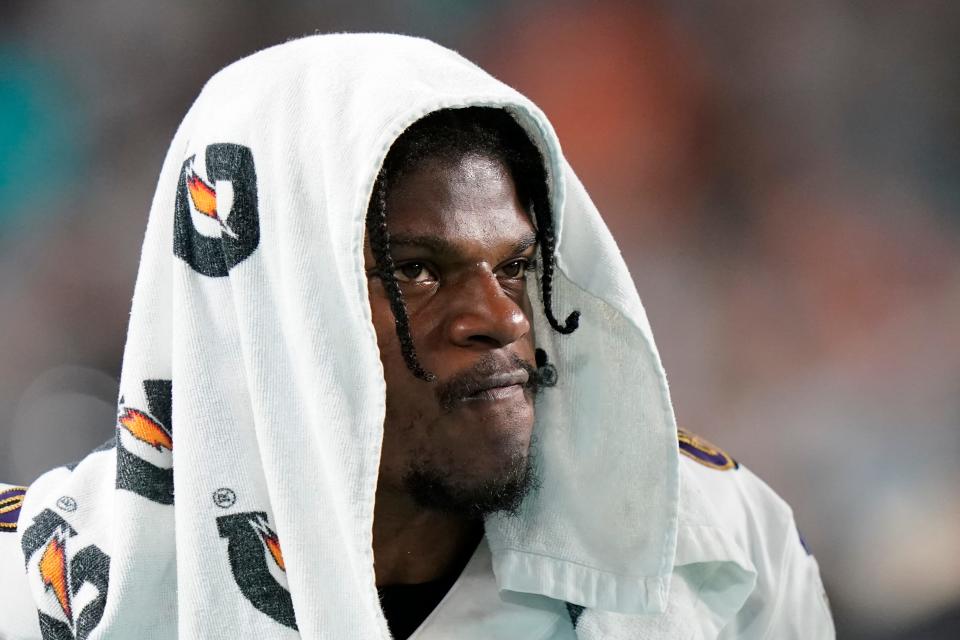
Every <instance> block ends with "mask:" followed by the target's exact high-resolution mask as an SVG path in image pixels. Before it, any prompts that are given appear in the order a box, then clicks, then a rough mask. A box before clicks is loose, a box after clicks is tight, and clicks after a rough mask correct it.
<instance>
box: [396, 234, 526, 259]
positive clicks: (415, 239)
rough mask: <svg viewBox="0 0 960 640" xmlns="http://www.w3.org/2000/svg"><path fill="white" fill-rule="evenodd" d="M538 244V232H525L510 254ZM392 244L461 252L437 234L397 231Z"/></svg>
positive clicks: (442, 251) (446, 253)
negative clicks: (419, 234)
mask: <svg viewBox="0 0 960 640" xmlns="http://www.w3.org/2000/svg"><path fill="white" fill-rule="evenodd" d="M536 244H537V234H536V233H532V232H531V233H528V234H525V235H524V236H523V237H522V238H520V239H519V240H517V242H515V243H514V244H513V246H512V247H510V251H509V253H510V255H517V254H519V253H523V252H524V251H526V250H527V249H529V248H530V247H533V246H536ZM390 246H391V247H414V248H417V247H419V248H423V249H428V250H429V251H431V252H433V253H435V254H437V255H456V254H457V253H459V250H458V249H457V246H456V245H455V244H454V243H452V242H449V241H448V240H444V239H443V238H438V237H437V236H422V235H421V236H417V235H408V234H405V233H397V234H391V235H390Z"/></svg>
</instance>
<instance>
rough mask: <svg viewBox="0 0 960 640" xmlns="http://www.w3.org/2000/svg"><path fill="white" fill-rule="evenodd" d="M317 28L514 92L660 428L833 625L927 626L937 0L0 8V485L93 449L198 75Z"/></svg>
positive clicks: (941, 557)
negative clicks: (606, 279) (727, 494)
mask: <svg viewBox="0 0 960 640" xmlns="http://www.w3.org/2000/svg"><path fill="white" fill-rule="evenodd" d="M344 30H363V31H376V30H379V31H391V32H402V33H409V34H415V35H423V36H426V37H429V38H431V39H434V40H437V41H439V42H440V43H442V44H445V45H447V46H449V47H452V48H454V49H457V50H459V51H460V52H461V53H463V54H464V55H466V56H467V57H468V58H471V59H473V60H475V61H476V62H478V63H479V64H480V65H481V66H483V67H484V68H486V69H488V70H489V71H491V72H492V73H493V74H494V75H496V76H498V77H500V78H501V79H503V80H505V81H506V82H507V83H509V84H512V85H514V86H516V87H517V88H518V89H520V90H521V91H522V92H524V93H526V94H527V95H529V96H530V97H531V98H533V99H534V100H535V101H536V102H537V103H538V104H540V106H541V107H543V109H544V110H545V111H546V113H547V115H548V116H550V117H551V119H552V120H553V122H554V125H555V126H556V128H557V130H558V133H559V135H560V139H561V142H562V143H563V144H564V147H565V151H566V153H567V156H568V157H569V159H570V161H571V163H572V164H573V166H574V168H575V169H576V171H577V172H578V173H579V175H580V177H581V178H582V179H583V180H584V182H585V183H586V185H587V188H588V190H589V191H590V193H591V194H592V196H593V197H594V199H595V200H596V201H597V204H598V205H599V207H600V210H601V212H602V213H603V215H604V217H605V218H606V220H607V222H608V224H609V225H610V227H611V229H612V230H613V232H614V234H615V236H616V237H617V239H618V241H619V243H620V246H621V248H622V250H623V252H624V255H625V257H626V259H627V262H628V264H629V265H630V268H631V270H632V272H633V276H634V278H635V280H636V283H637V287H638V288H639V290H640V295H641V297H642V298H643V299H644V301H645V304H646V306H647V309H648V312H649V315H650V318H651V322H652V324H653V328H654V333H655V335H656V336H657V340H658V344H659V346H660V350H661V354H662V356H663V359H664V363H665V365H666V368H667V371H668V373H669V374H670V379H671V389H672V392H673V397H674V400H675V404H676V409H677V415H678V419H679V421H680V423H681V424H682V425H683V426H685V427H687V428H688V429H691V430H693V431H695V432H698V433H700V434H701V435H704V436H706V437H707V438H709V439H711V440H713V441H714V442H716V443H718V444H721V445H722V446H723V447H724V448H726V449H727V450H729V451H730V452H731V453H733V455H734V456H735V457H737V458H738V459H739V460H740V461H741V462H743V463H745V464H746V465H747V466H749V467H751V468H752V469H753V470H755V471H757V472H758V473H759V474H760V475H761V476H762V477H764V478H765V479H766V480H767V481H768V482H769V483H770V484H771V485H772V486H773V487H774V488H775V489H776V490H777V491H778V492H779V493H780V494H781V495H783V496H784V497H785V498H786V499H787V500H788V501H789V502H790V503H791V504H792V505H793V507H794V510H795V512H796V517H797V520H798V522H799V524H800V526H801V528H802V529H803V531H804V535H805V537H806V538H807V540H808V541H809V542H810V544H811V545H812V547H813V549H814V551H815V553H816V555H817V557H818V559H819V561H820V565H821V568H822V573H823V576H824V579H825V581H826V583H827V588H828V592H829V594H830V597H831V599H832V602H833V607H834V612H835V616H836V620H837V625H838V629H839V631H840V637H842V638H851V639H857V638H885V639H886V638H898V639H899V638H902V639H907V638H910V639H915V638H916V639H920V638H924V639H929V638H955V637H957V636H956V633H957V632H956V630H955V629H956V626H955V625H958V624H960V604H958V603H960V501H958V500H957V498H956V492H957V489H958V488H960V463H958V456H960V428H958V423H960V394H958V392H960V332H958V328H960V261H958V248H960V211H958V204H960V182H958V180H957V173H958V169H960V144H958V143H960V4H958V3H954V2H916V3H905V2H893V1H872V2H867V1H862V2H825V1H822V0H813V1H805V2H786V1H783V0H752V1H743V2H737V3H720V2H708V1H706V0H685V1H677V2H671V3H655V2H654V3H640V2H610V1H608V2H599V1H594V2H569V1H568V2H563V1H557V2H535V1H532V0H527V1H523V2H505V1H489V0H488V1H481V0H446V1H442V0H419V1H414V0H405V1H390V2H388V1H376V2H364V3H358V2H348V1H346V0H334V1H326V2H322V3H321V2H307V1H306V0H301V1H295V0H288V1H282V2H281V1H277V0H273V1H271V2H265V1H253V0H247V1H244V2H240V1H237V2H213V1H194V2H163V3H158V2H155V1H153V0H123V1H121V0H86V1H85V2H73V1H69V0H63V1H42V0H34V1H33V2H18V1H8V2H4V3H3V4H2V5H0V478H3V479H4V480H5V481H8V482H19V483H28V482H30V481H32V480H33V479H34V478H35V477H36V476H37V475H38V474H39V473H40V472H41V471H43V470H44V469H46V468H49V467H51V466H55V465H58V464H62V463H65V462H67V461H70V460H73V459H76V458H79V457H81V456H82V455H83V454H84V452H85V451H87V450H89V449H91V448H92V447H94V446H96V445H97V444H98V443H99V442H101V441H103V440H106V439H107V438H109V437H110V436H111V434H112V428H113V422H114V401H115V398H116V388H117V382H116V380H117V377H118V375H119V368H120V361H121V356H122V352H123V344H124V337H125V332H126V323H127V317H128V315H127V314H128V312H129V304H130V298H131V295H132V292H133V282H134V277H135V275H136V268H137V261H138V255H139V250H140V243H141V239H142V234H143V229H144V227H145V223H146V216H147V211H148V208H149V203H150V200H151V197H152V193H153V189H154V186H155V181H156V176H157V175H158V173H159V169H160V164H161V161H162V159H163V155H164V153H165V150H166V145H167V144H168V142H169V140H170V139H171V137H172V135H173V131H174V129H175V127H176V125H177V124H178V122H179V119H180V118H181V116H182V115H183V114H184V113H185V111H186V109H187V108H188V106H189V105H190V103H191V101H192V100H193V98H194V97H195V96H196V94H197V93H198V92H199V90H200V88H201V86H202V85H203V83H204V82H205V80H206V79H207V78H208V77H209V76H210V75H212V74H213V73H214V72H216V71H217V70H218V69H219V68H221V67H222V66H224V65H226V64H228V63H229V62H231V61H233V60H235V59H237V58H239V57H241V56H243V55H246V54H248V53H252V52H254V51H256V50H257V49H259V48H262V47H264V46H268V45H271V44H275V43H278V42H282V41H284V40H287V39H289V38H293V37H296V36H299V35H303V34H308V33H314V32H328V31H344Z"/></svg>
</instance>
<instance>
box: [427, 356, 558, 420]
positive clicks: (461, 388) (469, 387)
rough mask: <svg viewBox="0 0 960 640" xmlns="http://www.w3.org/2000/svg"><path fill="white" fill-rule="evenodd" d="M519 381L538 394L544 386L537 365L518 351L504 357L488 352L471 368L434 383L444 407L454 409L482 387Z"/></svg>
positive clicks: (435, 391) (438, 400) (439, 401)
mask: <svg viewBox="0 0 960 640" xmlns="http://www.w3.org/2000/svg"><path fill="white" fill-rule="evenodd" d="M517 382H519V383H520V384H522V385H523V388H524V390H527V391H529V392H531V393H532V394H534V395H536V394H537V392H538V391H539V390H540V374H539V371H538V370H537V367H536V366H535V365H534V364H533V363H532V362H529V361H527V360H524V359H523V358H521V357H520V356H518V355H516V354H515V353H514V354H510V355H509V356H508V357H500V358H498V357H496V356H494V355H492V354H487V355H485V356H483V357H482V358H480V360H478V361H477V363H476V364H475V365H473V366H472V367H470V368H469V369H466V370H464V371H461V372H459V373H456V374H454V375H453V376H451V377H450V378H449V379H447V380H444V381H443V382H440V383H438V384H437V386H436V387H434V394H435V395H436V397H437V402H438V403H439V404H440V407H441V408H442V409H443V410H444V411H452V410H453V408H454V406H455V405H456V404H457V403H458V402H460V401H462V400H465V399H467V398H469V397H471V396H474V395H476V394H478V393H480V392H481V391H486V390H487V389H491V388H494V387H499V386H504V384H505V383H506V384H516V383H517Z"/></svg>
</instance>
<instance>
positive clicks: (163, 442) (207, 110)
mask: <svg viewBox="0 0 960 640" xmlns="http://www.w3.org/2000/svg"><path fill="white" fill-rule="evenodd" d="M466 106H494V107H502V108H504V109H506V110H507V111H508V112H509V113H510V114H512V115H513V117H515V118H516V120H517V121H518V122H519V123H520V124H521V125H522V126H523V127H524V129H525V130H526V131H527V132H528V133H529V135H530V136H531V138H532V139H533V140H534V142H535V143H536V144H537V145H538V146H539V148H540V150H541V151H542V153H543V156H544V158H545V160H546V163H547V172H548V176H549V189H550V197H551V199H552V203H553V208H554V212H555V215H556V232H557V236H558V242H557V262H556V265H557V272H556V276H555V287H556V290H555V303H554V308H555V309H556V310H557V314H558V315H559V316H561V317H563V316H564V315H565V314H567V313H569V312H570V311H572V310H574V309H577V310H579V311H580V312H581V313H582V317H581V322H580V329H579V330H578V331H576V332H575V333H573V334H572V335H569V336H561V335H559V334H557V333H556V332H554V331H552V330H551V329H550V328H549V326H548V324H547V321H546V319H545V318H544V317H543V315H542V310H541V309H540V305H538V304H534V305H533V309H534V313H535V318H534V325H535V329H536V335H537V336H538V340H539V344H538V346H539V347H541V348H543V349H544V350H546V352H547V353H548V354H550V359H551V361H552V362H553V363H555V365H556V367H557V369H558V372H559V378H558V383H557V385H556V386H555V387H553V388H552V389H549V390H548V391H547V392H545V393H543V394H542V397H541V399H540V400H539V401H538V409H537V425H536V427H535V433H536V436H537V438H538V440H539V443H540V451H539V454H540V457H539V472H540V478H541V481H542V488H541V489H540V490H539V491H537V492H535V493H533V494H532V495H531V496H529V498H528V499H527V500H526V501H525V503H524V504H523V507H522V511H521V513H520V515H519V517H516V518H503V517H493V518H490V519H489V520H488V521H487V522H486V532H487V540H488V543H489V547H490V551H491V554H492V560H491V562H492V569H493V571H494V573H495V576H496V581H497V585H498V587H499V589H501V590H508V591H514V592H524V593H532V594H539V595H542V596H548V597H550V598H553V599H556V600H557V601H560V602H563V603H568V604H569V605H570V606H571V607H573V608H574V610H577V609H576V608H577V607H586V608H587V610H588V611H589V610H596V611H606V612H611V614H622V615H626V616H631V615H634V614H652V613H657V612H662V611H664V610H666V609H667V604H668V594H669V591H670V586H671V576H672V575H673V573H674V562H675V558H676V557H677V555H676V554H677V536H678V525H677V515H678V495H679V491H680V487H679V477H678V453H677V431H676V426H675V423H674V417H673V412H672V409H671V404H670V399H669V395H668V391H667V384H666V379H665V377H664V373H663V369H662V367H661V364H660V359H659V357H658V354H657V350H656V347H655V346H654V342H653V338H652V335H651V333H650V328H649V325H648V322H647V318H646V315H645V313H644V310H643V307H642V306H641V303H640V299H639V297H638V296H637V293H636V290H635V288H634V285H633V283H632V281H631V279H630V276H629V274H628V272H627V269H626V266H625V265H624V262H623V260H622V258H621V256H620V253H619V251H618V249H617V247H616V245H615V244H614V242H613V240H612V238H611V236H610V234H609V232H608V230H607V228H606V226H605V225H604V224H603V222H602V221H601V219H600V216H599V215H598V213H597V211H596V209H595V208H594V206H593V204H592V203H591V201H590V199H589V197H588V196H587V194H586V192H585V190H584V189H583V187H582V185H581V184H580V182H579V181H578V179H577V177H576V176H575V175H574V173H573V171H572V170H571V169H570V167H569V166H568V164H567V162H566V161H565V160H564V158H563V155H562V153H561V150H560V145H559V143H558V141H557V138H556V136H555V134H554V132H553V129H552V128H551V126H550V123H549V122H548V121H547V119H546V117H544V115H543V113H542V112H541V111H540V110H539V109H538V108H537V107H536V106H535V105H534V104H532V103H531V102H530V101H529V100H527V99H526V98H524V97H523V96H521V95H520V94H518V93H517V92H516V91H514V90H513V89H511V88H509V87H507V86H505V85H503V84H502V83H500V82H498V81H497V80H495V79H494V78H492V77H491V76H489V75H488V74H487V73H485V72H484V71H482V70H481V69H479V68H477V67H476V66H474V65H473V64H471V63H470V62H468V61H467V60H465V59H463V58H462V57H460V56H459V55H458V54H456V53H454V52H452V51H449V50H446V49H443V48H442V47H439V46H437V45H435V44H432V43H430V42H427V41H424V40H420V39H415V38H408V37H401V36H389V35H374V34H370V35H330V36H316V37H309V38H304V39H301V40H297V41H293V42H289V43H287V44H284V45H281V46H278V47H274V48H271V49H267V50H265V51H262V52H259V53H257V54H255V55H253V56H250V57H249V58H246V59H244V60H242V61H240V62H237V63H235V64H233V65H231V66H229V67H227V68H226V69H224V70H223V71H221V72H220V73H218V74H217V75H216V76H214V77H213V78H212V79H211V80H210V81H209V82H208V83H207V85H206V86H205V87H204V89H203V91H202V93H201V95H200V96H199V98H198V99H197V101H196V102H195V103H194V105H193V106H192V107H191V109H190V111H189V112H188V113H187V115H186V117H185V118H184V120H183V123H182V124H181V126H180V128H179V130H178V131H177V133H176V136H175V137H174V140H173V143H172V144H171V146H170V150H169V152H168V154H167V157H166V160H165V162H164V165H163V169H162V173H161V175H160V180H159V184H158V188H157V191H156V195H155V197H154V200H153V204H152V207H151V210H150V217H149V223H148V226H147V232H146V239H145V241H144V245H143V254H142V259H141V264H140V271H139V275H138V278H137V285H136V290H135V294H134V299H133V310H132V314H131V321H130V329H129V335H128V338H127V346H126V352H125V355H124V362H123V374H122V379H121V384H120V388H121V395H120V399H119V406H118V414H117V415H118V418H117V430H116V439H115V441H114V443H113V445H112V446H110V447H108V448H106V449H104V450H102V451H99V452H96V453H94V454H92V455H90V456H89V457H87V458H86V459H84V460H83V461H82V462H80V463H79V464H78V465H77V466H76V467H75V468H72V469H67V468H61V469H58V470H54V471H52V472H50V473H48V474H46V475H45V476H43V477H41V478H40V479H39V480H38V481H37V482H36V483H34V485H32V486H31V487H30V489H29V491H28V492H27V495H26V499H25V501H24V504H23V508H22V509H23V513H22V515H21V517H20V530H19V531H18V533H17V535H18V536H19V540H20V544H21V548H22V550H23V553H24V557H25V561H26V569H27V581H28V583H29V585H30V589H31V593H32V597H33V600H34V601H35V603H36V606H37V608H38V609H39V611H40V614H39V618H40V625H41V627H42V628H43V629H44V631H45V633H46V634H47V637H49V638H53V637H57V638H60V637H73V635H76V636H77V637H86V636H87V634H92V635H90V636H89V637H95V638H100V637H118V638H133V637H135V638H139V639H141V640H149V639H172V638H206V639H218V638H223V639H231V640H232V639H234V638H238V637H262V638H296V637H303V638H331V639H336V640H343V639H344V638H364V639H371V638H388V637H389V633H388V630H387V626H386V623H385V620H384V617H383V614H382V613H381V610H380V606H379V603H378V599H377V590H376V587H375V580H374V571H373V555H372V549H371V530H372V526H371V525H372V519H373V502H374V491H375V487H376V483H377V472H378V465H379V456H380V445H381V436H382V428H383V419H384V392H385V386H384V379H383V372H382V368H381V364H380V359H379V355H378V351H377V343H376V338H375V334H374V329H373V325H372V323H371V315H370V309H369V305H368V302H367V282H366V278H365V274H364V269H363V255H362V244H363V237H364V216H365V213H366V208H367V202H368V200H369V197H370V193H371V190H372V186H373V183H374V179H375V177H376V175H377V172H378V169H379V167H380V165H381V163H382V160H383V158H384V156H385V155H386V153H387V150H388V149H389V147H390V145H391V143H392V142H393V141H394V140H395V139H396V137H397V136H398V135H399V134H400V133H401V132H402V131H403V130H404V129H405V128H407V127H408V126H409V125H410V124H411V123H413V122H414V121H416V120H418V119H419V118H421V117H422V116H424V115H425V114H427V113H430V112H432V111H435V110H437V109H442V108H458V107H466ZM531 282H533V279H531ZM531 295H532V296H539V293H538V292H537V291H536V290H534V291H533V292H532V293H531ZM685 553H688V554H691V553H692V554H695V555H696V554H699V555H697V559H698V562H699V563H700V565H699V566H700V567H703V566H705V565H704V563H707V562H709V561H710V559H711V555H710V552H709V549H705V548H701V547H698V548H696V549H694V550H689V549H688V550H686V551H685ZM701 582H702V581H701ZM708 586H709V585H708ZM747 590H749V588H747ZM744 597H745V595H744ZM580 610H582V609H580ZM584 619H585V620H587V618H586V616H585V618H584ZM58 634H59V635H58ZM67 634H71V635H67Z"/></svg>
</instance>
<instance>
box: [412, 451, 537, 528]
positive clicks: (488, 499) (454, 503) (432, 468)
mask: <svg viewBox="0 0 960 640" xmlns="http://www.w3.org/2000/svg"><path fill="white" fill-rule="evenodd" d="M534 445H535V441H531V442H530V447H529V449H528V450H527V451H523V452H520V451H518V452H515V453H514V454H512V455H511V456H510V457H509V458H508V459H506V460H505V461H504V464H503V466H502V468H501V469H500V470H499V472H498V473H496V474H489V475H487V476H486V477H482V478H469V479H468V478H463V477H457V475H456V473H455V472H453V471H451V470H450V469H449V468H445V467H444V466H441V465H438V464H436V463H434V462H433V461H430V460H418V461H417V462H415V463H414V464H412V465H411V466H410V468H409V469H408V470H407V473H406V474H405V475H404V477H403V482H404V486H405V487H406V489H407V491H408V492H409V494H410V496H411V497H412V498H413V500H414V501H415V502H416V503H417V504H418V505H420V506H421V507H424V508H426V509H433V510H435V511H441V512H444V513H451V514H456V515H460V516H464V517H468V518H471V519H476V520H480V519H482V518H484V517H485V516H488V515H492V514H494V513H502V514H504V515H509V516H516V515H517V514H518V513H519V512H520V505H521V504H523V499H524V498H525V497H526V496H527V495H528V494H530V493H531V492H532V491H535V490H536V489H538V488H539V486H540V485H539V480H538V477H537V473H536V465H535V464H534V451H535V449H534Z"/></svg>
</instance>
